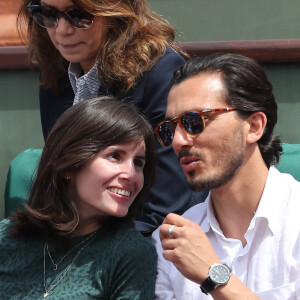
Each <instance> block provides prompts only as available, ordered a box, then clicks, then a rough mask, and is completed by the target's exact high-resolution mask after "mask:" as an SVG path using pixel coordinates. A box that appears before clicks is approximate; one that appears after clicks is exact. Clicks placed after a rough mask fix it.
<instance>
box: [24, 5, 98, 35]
mask: <svg viewBox="0 0 300 300" xmlns="http://www.w3.org/2000/svg"><path fill="white" fill-rule="evenodd" d="M27 10H28V12H29V13H30V15H31V16H32V17H33V19H34V20H35V21H36V22H37V23H38V24H39V25H40V26H42V27H44V28H54V27H56V26H57V24H58V20H59V18H60V17H63V18H64V19H65V20H67V21H68V22H69V23H70V24H71V25H72V26H74V27H76V28H78V29H87V28H90V27H91V26H92V24H93V20H94V17H95V16H94V15H92V14H90V13H88V12H86V11H84V10H82V9H79V8H69V9H66V10H65V11H59V10H57V9H55V8H54V7H51V6H47V5H40V4H32V2H30V3H29V4H28V5H27Z"/></svg>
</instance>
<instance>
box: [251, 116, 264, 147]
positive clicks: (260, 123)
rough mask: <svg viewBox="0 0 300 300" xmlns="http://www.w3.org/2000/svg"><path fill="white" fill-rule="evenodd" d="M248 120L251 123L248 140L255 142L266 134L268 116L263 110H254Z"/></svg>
mask: <svg viewBox="0 0 300 300" xmlns="http://www.w3.org/2000/svg"><path fill="white" fill-rule="evenodd" d="M247 121H248V123H249V131H248V135H247V142H248V143H249V144H253V143H256V142H257V141H258V140H259V139H260V138H261V137H262V135H263V134H264V132H265V128H266V125H267V116H266V115H265V114H264V113H263V112H261V111H258V112H254V113H253V114H252V115H250V116H249V117H248V118H247Z"/></svg>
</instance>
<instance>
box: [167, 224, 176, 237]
mask: <svg viewBox="0 0 300 300" xmlns="http://www.w3.org/2000/svg"><path fill="white" fill-rule="evenodd" d="M175 227H176V225H171V226H170V228H169V231H168V233H169V236H170V237H172V236H173V230H174V228H175Z"/></svg>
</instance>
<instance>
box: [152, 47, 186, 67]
mask: <svg viewBox="0 0 300 300" xmlns="http://www.w3.org/2000/svg"><path fill="white" fill-rule="evenodd" d="M185 62H186V60H185V59H184V58H183V56H182V55H181V54H180V53H178V52H176V51H175V50H174V49H172V48H171V47H169V46H167V47H166V50H165V52H164V54H163V55H162V56H161V57H160V58H159V60H158V61H157V62H156V64H155V65H154V67H155V68H154V69H157V68H159V67H161V66H164V67H168V68H177V67H180V66H182V65H183V64H184V63H185Z"/></svg>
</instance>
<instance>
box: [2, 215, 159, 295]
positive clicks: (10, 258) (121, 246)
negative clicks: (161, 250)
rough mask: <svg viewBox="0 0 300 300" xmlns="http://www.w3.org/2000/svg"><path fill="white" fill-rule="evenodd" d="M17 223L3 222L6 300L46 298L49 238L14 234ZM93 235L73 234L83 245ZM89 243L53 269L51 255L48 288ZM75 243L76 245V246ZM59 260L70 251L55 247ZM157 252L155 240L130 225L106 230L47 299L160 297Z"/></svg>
mask: <svg viewBox="0 0 300 300" xmlns="http://www.w3.org/2000/svg"><path fill="white" fill-rule="evenodd" d="M11 224H12V222H11V221H8V220H3V221H2V222H0V299H6V300H7V299H13V300H16V299H22V300H26V299H30V300H33V299H44V293H45V290H44V245H45V243H44V241H43V240H42V239H39V238H32V237H31V238H28V237H27V238H21V239H16V238H13V237H11V236H8V234H7V229H8V227H9V226H10V225H11ZM86 237H87V236H83V237H77V238H73V239H72V241H71V243H72V245H77V244H78V243H80V241H82V240H84V239H85V238H86ZM83 245H84V244H82V245H80V246H78V247H77V248H75V249H73V250H72V251H71V252H70V253H69V255H68V256H67V257H66V258H65V259H64V260H63V261H62V262H61V263H60V264H59V266H58V269H57V270H56V271H54V270H53V268H52V267H53V266H52V263H51V261H50V258H49V255H48V253H47V251H46V252H45V253H46V256H45V257H46V287H47V290H49V289H50V288H51V286H53V285H54V284H55V283H56V282H57V281H58V280H59V279H60V278H61V276H62V275H63V273H64V272H65V271H66V269H67V267H68V266H69V265H70V264H71V262H72V260H73V259H74V257H75V256H76V254H77V253H78V251H79V250H80V249H81V248H82V246H83ZM71 248H72V246H70V249H71ZM49 252H50V254H51V256H52V259H53V261H54V262H55V263H58V262H59V261H60V259H61V258H62V257H63V255H64V253H63V252H62V251H61V250H59V249H58V248H57V247H56V246H55V245H51V244H50V245H49ZM155 278H156V251H155V248H154V247H153V245H152V244H151V242H150V241H149V240H147V239H145V238H144V237H143V236H142V235H141V234H140V233H138V232H136V231H135V230H133V229H131V228H128V227H127V225H125V224H114V225H112V226H106V227H103V228H102V229H100V230H99V231H98V232H97V233H96V235H95V238H94V239H93V240H92V241H91V243H90V244H89V245H87V246H86V247H85V248H84V249H83V250H82V252H81V253H80V254H79V255H78V257H77V258H76V260H75V261H74V263H73V265H72V266H71V268H70V269H69V271H68V272H67V274H66V275H65V277H64V278H63V280H62V281H61V282H60V283H59V284H58V285H57V286H56V287H55V288H54V289H53V290H52V291H50V293H49V296H48V297H47V298H46V299H49V300H51V299H52V300H53V299H64V300H65V299H72V300H75V299H76V300H77V299H107V300H108V299H118V300H124V299H130V300H135V299H139V300H147V299H151V300H152V299H154V286H155Z"/></svg>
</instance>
